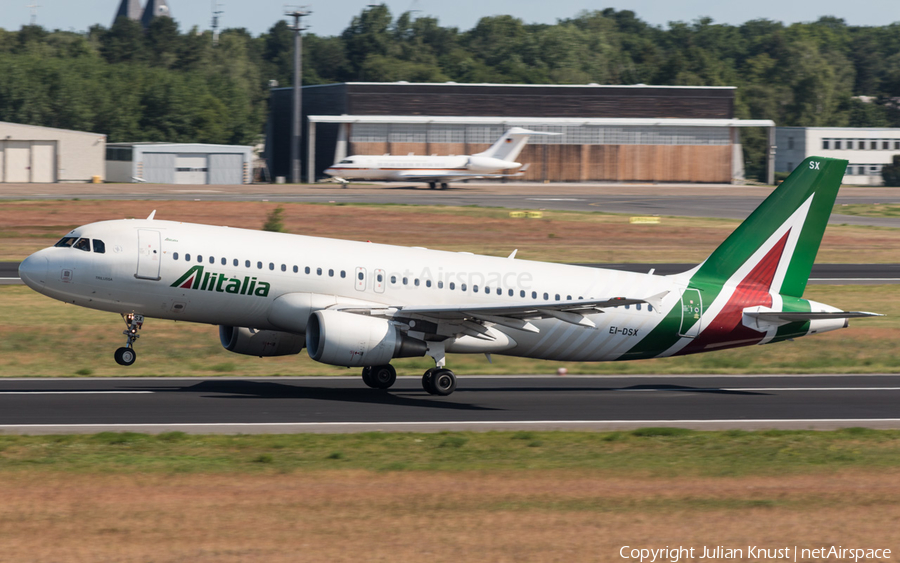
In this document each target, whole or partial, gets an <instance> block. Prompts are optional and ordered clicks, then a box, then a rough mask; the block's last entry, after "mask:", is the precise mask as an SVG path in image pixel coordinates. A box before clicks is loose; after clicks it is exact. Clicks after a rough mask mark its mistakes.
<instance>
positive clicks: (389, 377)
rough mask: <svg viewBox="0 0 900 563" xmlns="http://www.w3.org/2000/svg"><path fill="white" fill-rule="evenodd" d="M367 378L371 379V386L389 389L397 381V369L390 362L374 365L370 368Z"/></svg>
mask: <svg viewBox="0 0 900 563" xmlns="http://www.w3.org/2000/svg"><path fill="white" fill-rule="evenodd" d="M369 379H370V380H371V381H372V387H375V388H376V389H390V387H391V386H392V385H393V384H394V382H395V381H397V370H395V369H394V366H392V365H391V364H385V365H383V366H375V367H373V368H372V372H371V375H369Z"/></svg>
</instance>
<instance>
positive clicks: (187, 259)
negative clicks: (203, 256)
mask: <svg viewBox="0 0 900 563" xmlns="http://www.w3.org/2000/svg"><path fill="white" fill-rule="evenodd" d="M184 261H185V262H190V261H191V255H190V254H185V255H184Z"/></svg>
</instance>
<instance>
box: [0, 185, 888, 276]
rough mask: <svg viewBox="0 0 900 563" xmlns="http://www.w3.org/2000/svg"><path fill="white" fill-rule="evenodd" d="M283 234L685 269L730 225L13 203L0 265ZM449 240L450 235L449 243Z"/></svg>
mask: <svg viewBox="0 0 900 563" xmlns="http://www.w3.org/2000/svg"><path fill="white" fill-rule="evenodd" d="M278 205H282V206H283V207H284V209H285V213H284V220H285V227H286V229H287V230H288V232H291V233H295V234H305V235H312V236H323V237H334V238H341V239H349V240H372V241H373V242H380V243H386V244H398V245H407V246H425V247H429V248H438V249H443V250H453V251H465V252H476V253H481V254H490V255H496V256H506V255H508V254H509V253H510V251H512V249H514V248H518V249H519V254H518V256H519V257H520V258H522V259H527V260H550V261H554V262H610V263H615V262H685V263H698V262H700V261H701V260H703V259H705V258H706V257H707V256H708V255H709V254H710V253H711V252H712V251H713V249H715V247H716V246H718V245H719V244H720V243H721V242H722V241H723V240H724V239H725V238H726V237H727V236H728V234H730V233H731V231H732V230H734V228H735V227H736V226H737V225H738V223H739V222H738V221H732V220H725V219H695V218H691V219H688V218H668V217H667V218H664V219H663V221H662V224H660V225H630V224H629V223H628V217H627V216H624V215H605V214H598V213H570V212H545V214H544V218H543V219H511V218H510V217H509V210H506V209H485V208H448V207H419V206H409V207H407V206H397V205H388V206H373V205H342V204H334V205H328V204H322V205H318V204H308V203H284V204H275V203H265V202H221V201H203V202H194V201H106V200H104V201H39V202H38V201H21V202H3V203H2V204H0V239H2V241H3V244H2V245H0V260H8V261H9V260H21V259H23V258H24V257H25V256H27V255H28V254H30V253H32V252H34V251H36V250H38V249H40V248H43V247H45V246H49V245H50V244H52V243H53V242H55V241H56V240H57V239H58V238H59V237H61V236H62V235H64V234H65V233H66V232H68V231H69V230H71V229H72V228H74V227H76V226H78V225H83V224H86V223H91V222H94V221H101V220H108V219H118V218H125V217H146V216H147V215H149V214H150V211H152V210H153V209H157V210H158V211H157V214H156V217H157V218H159V219H167V220H175V221H185V222H196V223H206V224H213V225H228V226H231V227H242V228H250V229H259V228H261V227H262V225H263V223H264V222H265V220H266V215H267V214H268V213H270V212H271V211H272V210H273V209H274V208H275V207H277V206H278ZM450 235H452V236H450ZM898 255H900V237H898V236H897V233H896V230H895V229H880V228H874V227H855V226H833V227H829V229H828V231H827V233H826V235H825V239H824V241H823V243H822V248H821V250H820V251H819V258H818V261H819V262H833V263H841V262H852V263H855V262H867V263H878V262H895V261H896V260H897V256H898Z"/></svg>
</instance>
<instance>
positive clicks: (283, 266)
mask: <svg viewBox="0 0 900 563" xmlns="http://www.w3.org/2000/svg"><path fill="white" fill-rule="evenodd" d="M281 271H282V272H287V265H286V264H282V265H281Z"/></svg>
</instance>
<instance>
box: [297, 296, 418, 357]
mask: <svg viewBox="0 0 900 563" xmlns="http://www.w3.org/2000/svg"><path fill="white" fill-rule="evenodd" d="M306 349H307V352H308V353H309V357H310V358H312V359H314V360H315V361H317V362H322V363H323V364H331V365H333V366H345V367H361V366H380V365H383V364H387V363H390V361H391V360H392V359H393V358H413V357H417V356H424V355H425V353H426V352H427V351H428V346H427V345H426V344H425V342H423V341H422V340H417V339H415V338H410V337H409V336H406V335H405V334H403V333H402V332H401V331H400V329H399V328H397V327H396V326H395V325H394V324H393V323H391V322H390V321H387V320H385V319H379V318H375V317H367V316H365V315H356V314H353V313H342V312H340V311H332V310H324V311H316V312H315V313H313V314H312V315H310V316H309V320H308V321H307V324H306Z"/></svg>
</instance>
